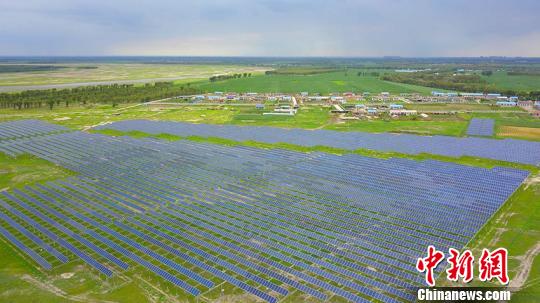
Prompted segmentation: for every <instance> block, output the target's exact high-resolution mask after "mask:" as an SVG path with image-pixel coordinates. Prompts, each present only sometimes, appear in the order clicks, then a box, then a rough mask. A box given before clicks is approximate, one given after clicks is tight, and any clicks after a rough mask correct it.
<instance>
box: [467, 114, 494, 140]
mask: <svg viewBox="0 0 540 303" xmlns="http://www.w3.org/2000/svg"><path fill="white" fill-rule="evenodd" d="M494 128H495V120H493V119H479V118H472V119H471V122H469V127H468V128H467V135H469V136H493V129H494Z"/></svg>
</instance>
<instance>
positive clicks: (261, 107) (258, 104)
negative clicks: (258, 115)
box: [255, 103, 264, 109]
mask: <svg viewBox="0 0 540 303" xmlns="http://www.w3.org/2000/svg"><path fill="white" fill-rule="evenodd" d="M255 108H256V109H264V104H261V103H257V104H255Z"/></svg>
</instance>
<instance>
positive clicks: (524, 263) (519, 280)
mask: <svg viewBox="0 0 540 303" xmlns="http://www.w3.org/2000/svg"><path fill="white" fill-rule="evenodd" d="M538 254H540V242H537V243H536V245H535V246H533V247H532V248H531V249H529V250H528V251H527V252H526V253H525V255H523V256H519V257H517V259H519V260H520V261H521V264H520V265H519V267H518V270H517V275H516V276H515V277H514V279H513V280H512V281H511V282H510V285H509V286H510V287H515V288H516V289H518V290H519V289H521V288H523V287H524V286H526V285H525V282H526V281H527V278H528V277H529V274H530V273H531V267H532V264H533V262H534V258H535V257H536V256H537V255H538Z"/></svg>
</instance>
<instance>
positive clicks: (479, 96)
mask: <svg viewBox="0 0 540 303" xmlns="http://www.w3.org/2000/svg"><path fill="white" fill-rule="evenodd" d="M461 96H462V97H463V98H465V99H482V98H484V94H482V93H461Z"/></svg>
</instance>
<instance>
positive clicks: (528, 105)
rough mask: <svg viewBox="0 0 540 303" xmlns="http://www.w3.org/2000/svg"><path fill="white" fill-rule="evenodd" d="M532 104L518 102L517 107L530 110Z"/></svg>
mask: <svg viewBox="0 0 540 303" xmlns="http://www.w3.org/2000/svg"><path fill="white" fill-rule="evenodd" d="M533 105H534V103H533V102H532V101H518V102H517V106H519V107H522V108H524V109H532V108H533Z"/></svg>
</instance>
